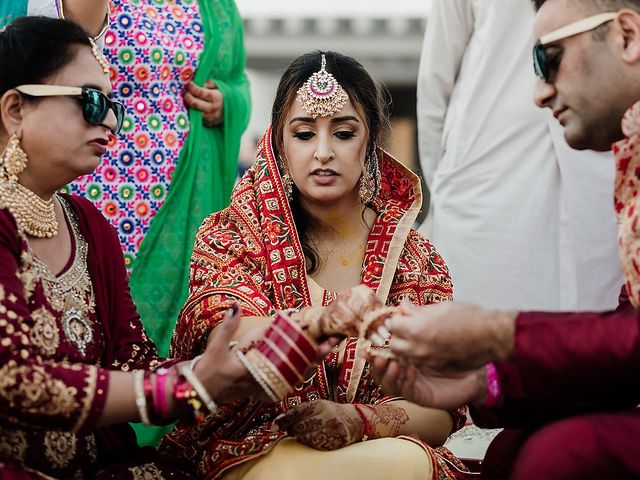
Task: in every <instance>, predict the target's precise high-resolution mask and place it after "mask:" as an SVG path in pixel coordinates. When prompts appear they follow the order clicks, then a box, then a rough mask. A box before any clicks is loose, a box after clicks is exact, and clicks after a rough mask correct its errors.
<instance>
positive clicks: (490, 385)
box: [484, 363, 502, 408]
mask: <svg viewBox="0 0 640 480" xmlns="http://www.w3.org/2000/svg"><path fill="white" fill-rule="evenodd" d="M484 372H485V376H486V381H487V398H486V400H485V405H486V406H487V407H489V408H492V407H495V406H496V405H498V404H499V403H500V401H501V400H502V389H501V388H500V377H499V376H498V371H497V370H496V366H495V365H494V364H493V363H487V365H486V366H485V368H484Z"/></svg>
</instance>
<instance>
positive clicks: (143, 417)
mask: <svg viewBox="0 0 640 480" xmlns="http://www.w3.org/2000/svg"><path fill="white" fill-rule="evenodd" d="M133 391H134V392H135V394H136V408H137V409H138V416H139V417H140V421H141V422H142V423H143V424H144V425H147V426H149V425H151V420H150V419H149V409H148V407H147V399H146V398H145V396H144V370H136V371H135V372H133Z"/></svg>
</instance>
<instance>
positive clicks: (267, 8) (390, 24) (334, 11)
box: [236, 0, 431, 193]
mask: <svg viewBox="0 0 640 480" xmlns="http://www.w3.org/2000/svg"><path fill="white" fill-rule="evenodd" d="M236 4H237V6H238V9H239V10H240V13H241V14H242V16H243V18H244V25H245V43H246V49H247V71H248V74H249V77H250V79H251V95H252V103H253V105H252V108H253V111H252V116H251V121H250V123H249V127H248V129H247V133H246V135H245V139H244V148H243V150H242V152H241V157H242V158H241V161H242V162H246V163H249V162H251V161H252V159H253V155H254V153H255V144H256V140H257V139H258V138H259V137H260V136H261V135H262V133H263V132H264V130H265V128H266V127H267V125H268V123H269V116H270V113H271V111H270V107H271V104H272V102H273V96H274V93H275V90H276V86H277V82H278V80H279V78H280V75H281V74H282V72H283V71H284V69H285V68H286V66H287V65H288V64H289V63H290V62H291V61H292V60H293V59H294V58H295V57H297V56H298V55H300V54H302V53H305V52H308V51H311V50H315V49H322V50H338V51H340V52H342V53H345V54H347V55H350V56H352V57H355V58H356V59H358V60H359V61H360V62H361V63H362V64H363V65H364V66H365V68H366V69H367V70H368V71H369V72H370V73H371V74H372V75H373V76H374V78H375V79H376V80H377V81H378V82H380V83H382V84H383V85H384V86H386V88H387V89H388V91H389V93H390V97H391V99H392V103H391V105H390V106H389V107H390V108H389V109H390V112H391V116H392V131H391V134H390V138H389V142H388V144H387V145H385V148H386V149H387V150H388V151H389V152H391V153H392V154H393V155H394V156H396V158H398V160H400V161H402V162H404V163H405V164H407V165H408V166H409V167H410V168H412V169H413V170H414V171H415V172H419V162H418V149H417V137H416V113H415V106H416V79H417V76H418V63H419V59H420V50H421V47H422V40H423V35H424V29H425V26H426V22H427V16H428V13H429V10H430V5H431V1H430V0H419V1H416V0H394V1H380V0H370V1H367V2H364V1H356V0H323V1H322V2H300V1H293V0H280V1H276V2H265V1H264V0H236ZM425 193H426V192H425Z"/></svg>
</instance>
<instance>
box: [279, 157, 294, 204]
mask: <svg viewBox="0 0 640 480" xmlns="http://www.w3.org/2000/svg"><path fill="white" fill-rule="evenodd" d="M278 164H279V165H278V168H279V169H280V178H282V187H283V188H284V193H285V195H286V196H287V200H288V201H289V202H291V200H292V199H293V178H292V177H291V174H290V173H289V169H288V168H287V164H286V163H285V162H284V160H282V157H280V155H278Z"/></svg>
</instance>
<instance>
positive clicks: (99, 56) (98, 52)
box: [89, 38, 109, 75]
mask: <svg viewBox="0 0 640 480" xmlns="http://www.w3.org/2000/svg"><path fill="white" fill-rule="evenodd" d="M89 43H91V53H93V56H94V57H95V59H96V60H97V62H98V63H99V64H100V67H102V71H103V72H104V74H105V75H109V62H108V61H107V59H106V58H105V56H104V54H103V53H102V49H101V48H100V47H99V46H98V44H97V43H96V42H95V41H94V40H93V38H89Z"/></svg>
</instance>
